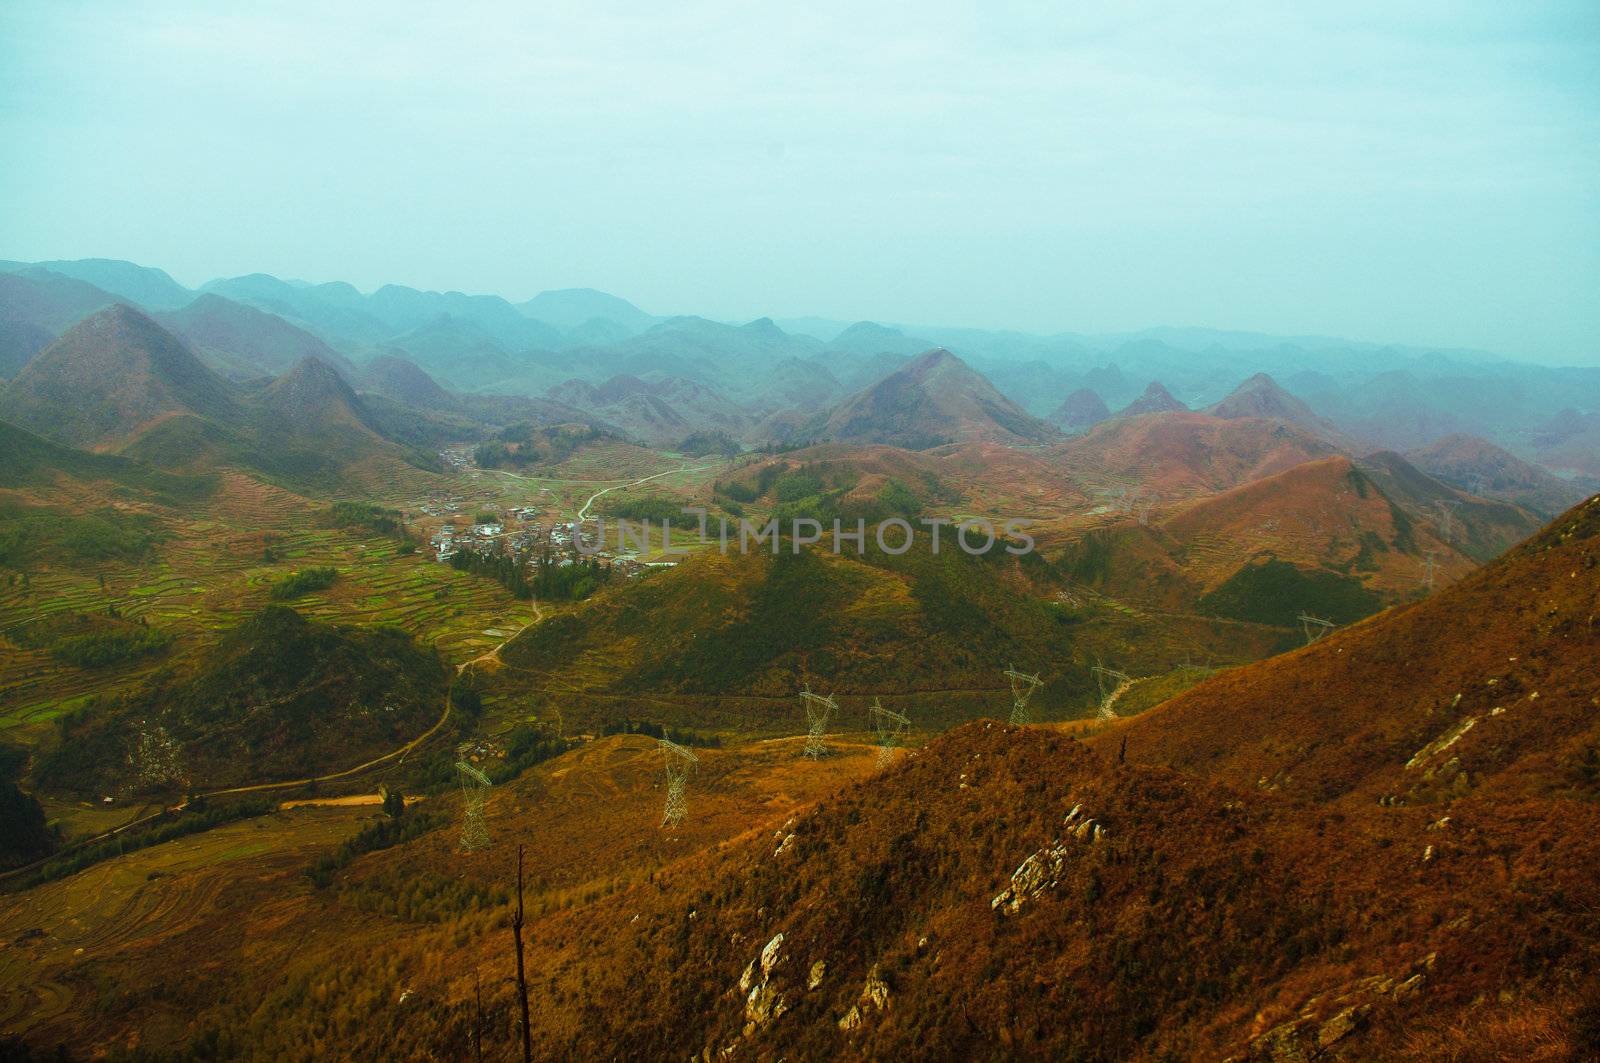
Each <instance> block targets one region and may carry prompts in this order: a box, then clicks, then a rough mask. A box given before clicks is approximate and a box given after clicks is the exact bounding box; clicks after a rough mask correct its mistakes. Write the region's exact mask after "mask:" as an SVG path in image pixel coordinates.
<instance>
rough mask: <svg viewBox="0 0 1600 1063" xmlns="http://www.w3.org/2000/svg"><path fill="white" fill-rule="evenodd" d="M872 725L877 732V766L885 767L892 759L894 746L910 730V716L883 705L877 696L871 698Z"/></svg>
mask: <svg viewBox="0 0 1600 1063" xmlns="http://www.w3.org/2000/svg"><path fill="white" fill-rule="evenodd" d="M870 712H871V713H872V726H873V727H874V728H875V729H876V730H877V732H878V767H880V768H887V767H888V766H889V762H890V761H892V760H893V759H894V747H895V746H897V745H899V744H900V742H901V741H903V740H904V739H905V736H906V734H907V733H908V732H909V731H910V730H911V718H910V717H908V716H902V715H900V713H898V712H895V711H893V710H892V709H886V708H884V707H883V703H882V702H881V701H879V700H878V699H877V698H873V699H872V708H871V710H870Z"/></svg>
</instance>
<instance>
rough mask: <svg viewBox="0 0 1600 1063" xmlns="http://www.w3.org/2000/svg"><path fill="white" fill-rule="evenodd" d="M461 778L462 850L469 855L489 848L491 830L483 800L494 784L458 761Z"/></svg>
mask: <svg viewBox="0 0 1600 1063" xmlns="http://www.w3.org/2000/svg"><path fill="white" fill-rule="evenodd" d="M456 773H457V774H458V775H460V776H461V810H462V811H461V848H463V849H465V850H466V851H467V852H469V853H475V852H477V851H478V850H479V849H487V848H489V828H488V826H487V825H486V824H485V823H484V821H483V798H484V795H485V794H487V793H488V792H489V788H490V787H491V786H493V785H494V783H492V782H490V781H489V777H488V776H487V775H485V774H484V773H483V772H481V771H479V770H478V769H477V768H475V767H473V766H472V765H471V764H468V763H467V762H466V761H464V760H458V761H456Z"/></svg>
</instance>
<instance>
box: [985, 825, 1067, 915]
mask: <svg viewBox="0 0 1600 1063" xmlns="http://www.w3.org/2000/svg"><path fill="white" fill-rule="evenodd" d="M1066 863H1067V847H1066V845H1065V844H1064V843H1062V842H1056V843H1054V844H1053V845H1050V846H1048V847H1047V848H1044V849H1040V850H1039V851H1038V852H1036V853H1034V854H1033V855H1032V856H1029V857H1028V858H1027V859H1026V860H1024V861H1023V862H1022V863H1021V864H1020V865H1019V866H1018V867H1017V869H1016V870H1015V871H1013V872H1012V873H1011V884H1010V885H1009V886H1007V887H1006V888H1005V889H1003V890H1001V891H1000V892H999V893H997V894H995V896H994V899H993V900H991V901H990V902H989V907H990V909H991V910H992V909H997V908H998V909H1000V910H1001V911H1002V912H1004V913H1005V914H1006V915H1015V914H1016V913H1017V912H1018V911H1020V910H1021V909H1022V906H1023V905H1024V904H1026V903H1027V901H1028V900H1029V898H1032V897H1036V896H1038V895H1039V894H1040V893H1042V892H1044V891H1045V890H1047V889H1053V888H1054V887H1055V885H1056V883H1057V881H1058V880H1059V879H1060V877H1061V871H1062V869H1063V868H1064V867H1066Z"/></svg>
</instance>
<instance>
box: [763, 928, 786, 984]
mask: <svg viewBox="0 0 1600 1063" xmlns="http://www.w3.org/2000/svg"><path fill="white" fill-rule="evenodd" d="M782 962H783V932H782V931H779V932H778V933H777V934H776V935H774V936H773V939H772V940H771V941H769V942H767V944H766V947H765V948H763V949H762V950H761V977H762V980H766V979H768V978H771V977H772V969H773V968H774V967H776V966H778V964H780V963H782Z"/></svg>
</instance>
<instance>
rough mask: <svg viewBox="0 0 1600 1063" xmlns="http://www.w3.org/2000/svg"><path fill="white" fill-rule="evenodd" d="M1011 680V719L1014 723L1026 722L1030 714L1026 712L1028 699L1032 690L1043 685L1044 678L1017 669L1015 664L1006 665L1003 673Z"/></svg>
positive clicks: (1031, 695)
mask: <svg viewBox="0 0 1600 1063" xmlns="http://www.w3.org/2000/svg"><path fill="white" fill-rule="evenodd" d="M1003 674H1004V675H1005V677H1006V678H1007V679H1009V680H1011V719H1010V722H1011V723H1014V724H1024V723H1028V722H1029V721H1030V720H1031V719H1032V716H1030V715H1029V713H1028V699H1029V698H1031V697H1033V692H1034V691H1036V690H1038V689H1039V688H1040V687H1042V686H1044V680H1043V679H1040V678H1039V677H1038V676H1037V675H1029V674H1028V673H1027V672H1019V671H1017V668H1016V665H1007V666H1006V670H1005V672H1004V673H1003Z"/></svg>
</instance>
